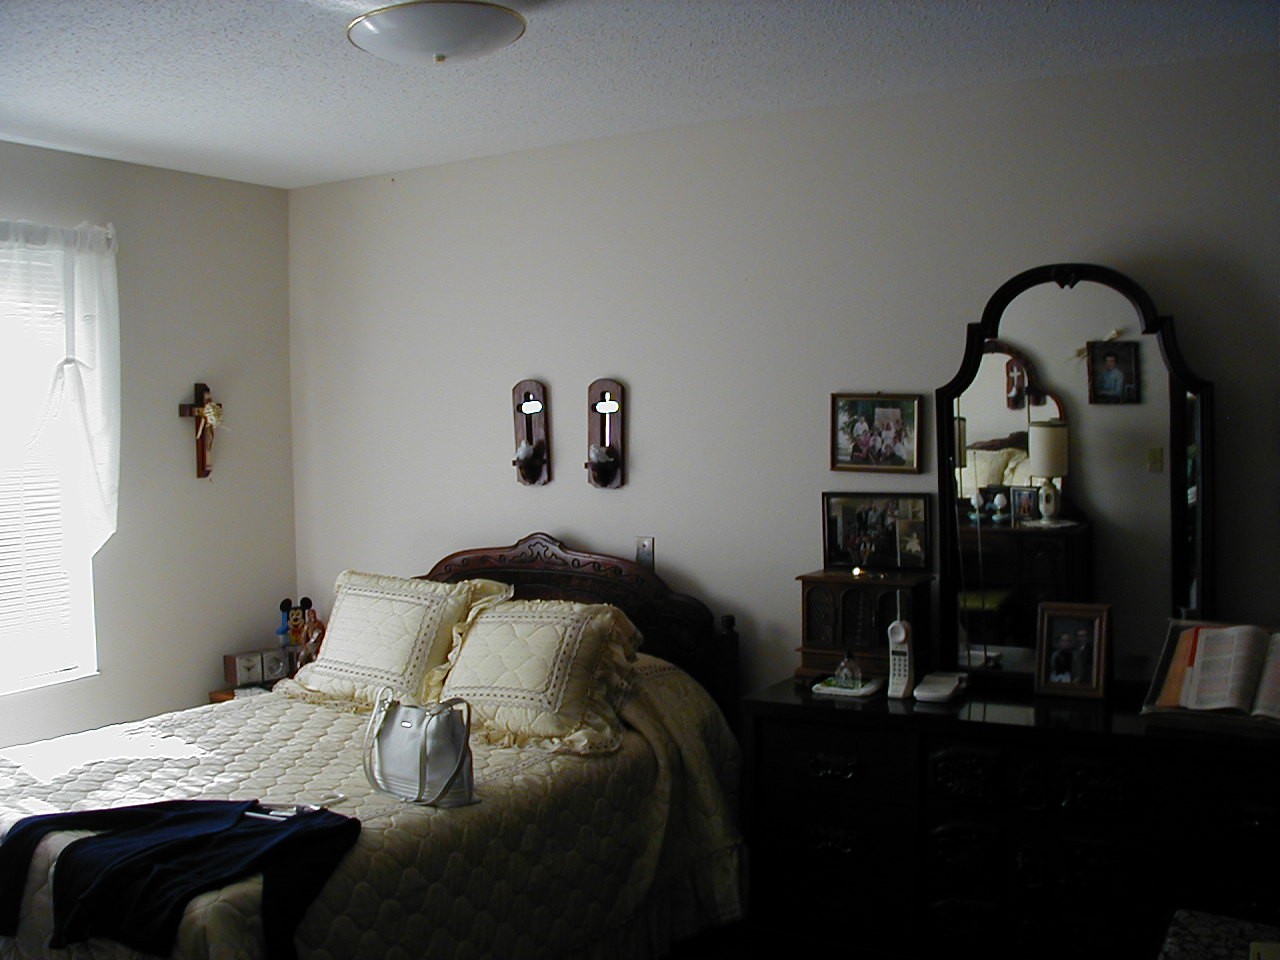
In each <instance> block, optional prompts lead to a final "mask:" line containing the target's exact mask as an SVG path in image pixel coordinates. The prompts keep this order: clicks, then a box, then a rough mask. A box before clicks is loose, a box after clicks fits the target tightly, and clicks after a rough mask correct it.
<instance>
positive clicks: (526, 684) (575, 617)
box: [441, 600, 641, 753]
mask: <svg viewBox="0 0 1280 960" xmlns="http://www.w3.org/2000/svg"><path fill="white" fill-rule="evenodd" d="M455 632H456V634H457V637H456V639H455V641H454V648H453V653H452V654H451V655H450V657H449V659H450V662H451V663H452V666H451V668H450V670H449V674H448V676H447V678H446V679H445V682H444V689H443V692H442V694H441V696H442V697H443V698H445V699H447V698H449V697H463V698H465V699H466V700H468V701H470V702H471V710H472V721H473V724H474V727H473V729H474V730H475V731H476V733H477V734H478V735H480V736H482V737H484V738H485V739H487V740H488V741H489V742H490V743H495V744H499V745H503V746H511V745H526V744H533V745H538V746H543V747H547V748H550V749H553V750H557V751H567V752H571V753H604V752H609V751H612V750H616V749H617V748H618V746H619V745H620V743H621V740H622V724H621V722H620V721H619V720H618V716H617V706H618V704H619V702H620V700H621V698H622V696H623V694H624V693H625V692H626V689H627V686H628V684H629V683H630V678H631V661H633V660H634V659H635V656H636V650H637V648H638V647H639V645H640V640H641V637H640V633H639V631H638V630H636V628H635V626H634V625H633V624H632V623H631V621H630V620H629V619H627V616H626V614H624V613H623V612H622V611H621V610H619V609H618V608H617V607H613V606H610V605H608V604H599V603H597V604H585V603H573V602H570V601H566V600H511V601H506V602H503V603H497V604H495V605H493V606H492V607H490V608H489V609H487V610H482V611H480V612H479V613H478V614H477V615H476V616H474V617H473V618H471V619H470V620H468V621H467V622H466V623H463V624H460V625H459V626H458V628H457V630H456V631H455Z"/></svg>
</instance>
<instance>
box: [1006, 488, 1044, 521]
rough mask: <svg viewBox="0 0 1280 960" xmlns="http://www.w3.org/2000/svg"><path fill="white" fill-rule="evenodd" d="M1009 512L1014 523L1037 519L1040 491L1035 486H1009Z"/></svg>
mask: <svg viewBox="0 0 1280 960" xmlns="http://www.w3.org/2000/svg"><path fill="white" fill-rule="evenodd" d="M1009 512H1010V513H1011V514H1013V522H1014V523H1015V524H1018V523H1028V522H1030V521H1032V520H1039V519H1040V491H1039V490H1038V489H1037V488H1035V487H1010V488H1009Z"/></svg>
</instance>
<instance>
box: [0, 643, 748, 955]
mask: <svg viewBox="0 0 1280 960" xmlns="http://www.w3.org/2000/svg"><path fill="white" fill-rule="evenodd" d="M622 713H623V716H624V718H625V720H626V722H627V724H628V727H629V730H628V732H627V733H626V735H625V736H624V737H623V743H622V747H621V749H620V750H619V751H617V752H616V753H613V754H609V755H606V756H591V757H581V756H575V755H570V754H557V753H552V752H548V751H547V750H544V749H539V748H524V749H521V748H515V747H494V746H489V745H486V744H484V743H481V742H479V739H478V738H477V739H474V740H473V749H474V751H475V773H476V790H477V794H478V795H479V797H480V802H479V803H477V804H475V805H474V806H470V807H462V808H455V809H449V810H437V809H435V808H430V807H416V806H414V805H412V804H407V803H401V802H399V801H396V800H394V799H393V798H390V797H387V796H386V795H384V794H379V793H376V792H374V791H372V790H371V789H370V788H369V786H368V785H367V784H366V782H365V780H364V775H363V772H362V770H361V762H360V745H361V741H362V733H363V726H364V723H365V721H366V717H365V716H364V715H360V714H356V713H352V712H347V711H346V710H344V709H342V708H341V705H337V706H335V705H331V704H317V703H311V702H306V701H304V700H301V699H295V698H293V697H291V696H289V695H288V694H287V693H281V692H277V693H275V694H271V695H268V696H261V697H254V698H250V699H245V700H235V701H232V702H230V703H224V704H216V705H211V706H206V707H198V708H196V709H193V710H187V711H182V712H179V713H172V714H166V715H163V716H159V717H154V718H151V719H149V720H144V721H140V722H137V723H130V724H122V725H119V726H116V727H108V728H105V729H104V730H101V731H90V732H89V733H85V734H75V735H72V736H69V737H62V738H59V739H58V740H53V741H47V742H45V743H42V744H37V745H33V746H32V747H28V748H11V749H9V750H5V751H2V752H0V831H6V830H7V829H8V827H9V826H10V825H11V824H12V823H13V822H14V821H15V820H16V819H18V818H19V817H21V816H25V815H28V814H33V813H44V812H51V811H54V810H68V809H86V808H94V807H105V806H119V805H123V804H128V803H140V802H147V801H151V800H157V799H173V798H197V797H198V798H206V799H215V798H216V799H224V798H229V799H249V798H257V799H261V800H265V801H277V802H325V801H326V798H329V797H331V796H333V795H335V794H341V795H342V796H343V797H344V799H342V800H338V801H336V802H330V803H329V805H330V806H331V808H332V809H333V810H335V811H336V812H339V813H344V814H348V815H351V816H355V817H358V818H359V819H360V820H361V822H362V824H363V827H362V831H361V836H360V840H359V842H358V844H357V846H356V847H355V848H354V849H353V850H352V851H351V853H350V854H348V856H347V857H346V859H345V860H344V861H343V862H342V864H341V865H340V866H339V868H338V870H337V871H336V872H335V873H334V875H333V876H332V877H331V878H330V880H329V882H328V883H327V884H326V886H325V888H324V890H323V891H322V893H321V895H320V897H319V898H318V899H317V900H316V901H315V902H314V903H313V904H312V906H311V908H310V910H309V911H308V913H307V915H306V917H305V919H304V920H303V922H302V924H301V925H300V926H299V928H298V932H297V937H296V941H297V944H298V948H299V954H300V956H302V957H307V958H315V960H349V958H356V957H360V958H379V960H381V958H396V957H402V958H432V960H435V958H442V960H443V958H448V960H470V958H480V957H494V958H502V960H518V958H524V957H528V958H534V957H544V956H547V957H549V956H555V957H574V956H581V957H603V956H609V957H614V956H636V957H643V956H646V955H647V954H648V953H649V952H650V950H651V949H653V950H658V949H661V948H662V947H663V946H664V945H665V944H664V942H663V941H664V940H665V938H666V937H667V936H668V935H676V936H680V935H687V934H690V933H693V932H696V931H697V930H698V929H701V928H703V927H706V926H710V925H713V924H716V923H722V922H726V921H728V920H731V919H734V918H736V917H737V916H739V915H740V914H741V903H740V899H739V882H738V881H739V873H740V869H739V868H740V855H741V854H740V838H739V835H738V833H737V831H736V828H735V826H734V810H733V807H734V802H735V789H736V784H737V776H738V753H737V747H736V744H735V743H734V741H733V738H732V735H731V734H730V733H729V732H728V730H727V728H726V727H725V724H724V721H723V719H722V718H721V716H720V714H719V713H718V711H716V709H715V707H714V706H713V705H712V704H711V703H710V701H709V700H708V699H707V698H706V696H705V694H704V693H703V692H702V690H701V688H699V687H697V685H696V684H695V683H694V682H693V681H692V680H690V679H689V678H688V677H687V676H686V675H685V674H683V673H681V672H679V671H677V670H675V668H672V667H670V666H669V665H666V664H664V663H663V662H662V661H659V660H654V659H652V658H647V657H642V658H641V663H640V665H639V667H638V669H637V681H636V684H635V688H634V691H633V693H632V694H631V695H630V697H629V698H628V700H627V702H626V704H625V706H624V708H623V711H622ZM91 758H94V759H91ZM80 835H82V834H75V833H59V834H54V835H53V836H52V837H50V838H49V839H47V840H46V841H45V842H43V843H42V844H41V845H40V847H39V848H38V850H37V852H36V856H35V858H34V860H33V863H32V869H31V872H30V874H29V877H28V882H27V889H26V892H25V894H24V898H23V914H22V922H21V924H20V926H19V930H18V935H17V937H16V938H13V939H10V938H0V958H35V957H40V958H45V957H48V958H64V960H85V958H106V957H112V958H116V957H137V956H138V954H136V953H134V952H133V951H130V950H127V949H125V948H123V947H120V946H119V945H117V944H114V943H111V942H108V941H101V940H94V941H89V942H88V943H85V944H79V945H75V946H73V947H72V948H70V949H65V950H48V949H46V948H45V947H44V943H45V942H46V940H47V937H48V931H49V929H50V909H51V908H50V899H49V879H50V876H51V868H52V864H53V861H54V859H55V858H56V856H57V853H58V851H59V850H60V849H62V848H63V847H65V846H66V844H68V843H70V842H71V840H73V839H74V838H75V837H76V836H80ZM260 897H261V881H260V879H256V878H255V879H251V880H247V881H243V882H240V883H237V884H233V885H231V886H228V887H225V888H223V889H222V890H219V891H215V892H213V893H210V894H206V895H203V896H201V897H198V898H196V899H195V900H193V901H192V903H191V904H190V905H189V906H188V908H187V912H186V914H185V916H184V919H183V923H182V927H181V930H180V932H179V940H178V943H177V945H176V947H175V950H174V956H175V957H181V958H195V957H208V958H219V960H221V958H241V957H244V958H248V957H261V956H262V925H261V918H260V914H259V903H260Z"/></svg>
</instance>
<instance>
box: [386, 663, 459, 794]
mask: <svg viewBox="0 0 1280 960" xmlns="http://www.w3.org/2000/svg"><path fill="white" fill-rule="evenodd" d="M392 696H394V692H393V691H392V689H391V688H390V687H383V688H382V689H381V690H380V691H378V698H377V700H376V701H374V705H373V713H372V714H370V715H369V724H368V726H366V727H365V728H364V775H365V779H367V780H368V781H369V783H370V784H371V785H373V786H375V787H377V786H379V784H378V778H377V776H376V774H375V773H374V769H373V755H374V744H375V741H376V740H377V737H378V731H379V730H380V729H381V728H382V723H383V721H384V720H385V719H386V717H387V711H388V710H390V709H391V704H392V703H393V701H392V699H391V698H392ZM459 706H461V707H462V718H463V719H462V725H463V738H462V746H461V748H460V749H459V750H458V751H457V756H456V757H455V758H454V764H453V770H452V771H451V772H450V773H449V776H448V778H447V779H446V780H445V782H444V784H443V786H441V787H440V789H439V790H438V791H436V795H435V796H434V797H430V798H427V797H424V796H423V790H425V789H426V785H427V737H426V736H425V735H424V736H423V737H422V739H421V740H420V741H419V744H418V792H417V795H416V796H415V797H414V798H413V800H412V801H411V802H412V803H425V804H433V803H436V802H437V801H438V800H439V799H440V798H441V797H443V796H444V795H445V794H446V793H447V792H448V791H449V788H450V787H452V786H453V785H454V783H455V782H456V781H457V779H458V774H460V773H461V772H462V767H463V763H464V762H465V761H466V758H467V756H468V754H469V753H470V751H471V703H470V702H469V701H467V700H464V699H463V698H462V697H450V698H449V699H448V700H445V701H443V702H441V703H435V704H427V705H426V706H425V707H424V709H425V710H426V711H427V712H428V713H429V714H430V715H431V716H432V717H438V716H442V715H444V714H446V713H448V712H450V711H452V710H453V709H454V708H455V707H459Z"/></svg>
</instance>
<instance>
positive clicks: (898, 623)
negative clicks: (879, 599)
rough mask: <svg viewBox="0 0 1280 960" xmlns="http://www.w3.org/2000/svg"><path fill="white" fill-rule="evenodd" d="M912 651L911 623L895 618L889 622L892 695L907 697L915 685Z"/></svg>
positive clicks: (901, 697)
mask: <svg viewBox="0 0 1280 960" xmlns="http://www.w3.org/2000/svg"><path fill="white" fill-rule="evenodd" d="M914 659H915V658H914V657H913V656H912V651H911V624H909V623H907V621H905V620H895V621H893V623H891V624H889V690H888V695H889V696H890V697H896V698H899V699H905V698H906V697H909V696H911V691H912V688H913V687H915V672H914V670H913V669H912V662H913V660H914Z"/></svg>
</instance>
